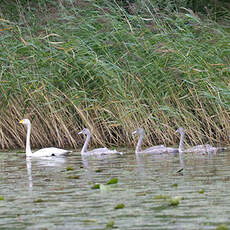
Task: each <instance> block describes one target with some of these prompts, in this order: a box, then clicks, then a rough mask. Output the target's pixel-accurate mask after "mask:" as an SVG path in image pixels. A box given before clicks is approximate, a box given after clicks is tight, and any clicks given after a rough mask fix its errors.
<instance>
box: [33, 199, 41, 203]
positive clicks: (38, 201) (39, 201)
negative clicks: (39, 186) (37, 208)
mask: <svg viewBox="0 0 230 230" xmlns="http://www.w3.org/2000/svg"><path fill="white" fill-rule="evenodd" d="M33 202H34V203H42V202H44V200H43V199H41V198H39V199H37V200H34V201H33Z"/></svg>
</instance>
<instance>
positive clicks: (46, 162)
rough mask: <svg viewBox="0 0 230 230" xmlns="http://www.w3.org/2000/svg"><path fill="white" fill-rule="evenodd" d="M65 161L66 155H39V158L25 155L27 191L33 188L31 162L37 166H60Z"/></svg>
mask: <svg viewBox="0 0 230 230" xmlns="http://www.w3.org/2000/svg"><path fill="white" fill-rule="evenodd" d="M65 163H66V157H63V156H62V157H55V156H51V157H41V158H31V157H26V168H27V176H28V186H29V191H32V189H33V177H32V172H33V171H32V164H33V165H34V166H36V168H37V167H44V166H45V167H60V166H63V165H64V164H65Z"/></svg>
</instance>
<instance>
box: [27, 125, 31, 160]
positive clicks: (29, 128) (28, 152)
mask: <svg viewBox="0 0 230 230" xmlns="http://www.w3.org/2000/svg"><path fill="white" fill-rule="evenodd" d="M30 133H31V124H28V125H27V134H26V156H31V154H32V152H31V148H30Z"/></svg>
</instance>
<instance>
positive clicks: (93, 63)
mask: <svg viewBox="0 0 230 230" xmlns="http://www.w3.org/2000/svg"><path fill="white" fill-rule="evenodd" d="M130 2H131V1H130ZM123 4H124V3H123ZM208 12H209V11H208ZM221 12H222V15H221V17H220V20H219V19H218V18H217V17H218V14H211V13H212V12H211V13H210V12H209V13H206V14H202V12H201V13H198V12H197V13H194V12H193V11H192V10H188V9H186V8H176V9H173V10H172V9H164V10H162V9H160V8H159V7H155V5H154V4H153V3H151V1H144V0H143V1H133V2H132V4H131V3H130V4H128V5H127V4H126V5H122V4H121V3H120V2H119V1H105V0H104V1H102V0H101V1H96V0H95V1H86V0H79V1H70V0H69V1H67V0H59V1H28V2H27V1H24V2H20V1H15V3H14V4H7V1H6V2H5V3H4V4H3V5H2V7H1V11H0V13H1V14H0V33H1V34H0V35H1V36H0V46H1V52H0V68H1V69H0V113H1V118H0V147H1V148H2V149H8V148H18V147H23V146H24V141H25V130H24V129H23V127H21V126H19V125H18V124H17V122H18V121H19V120H20V119H22V118H30V119H31V120H32V124H33V129H32V137H31V138H32V146H33V147H40V146H49V145H55V146H61V147H74V148H80V147H81V146H82V142H83V139H82V136H81V137H79V136H78V135H77V132H78V131H80V130H81V129H82V128H83V127H88V128H90V129H91V131H93V133H94V138H93V140H92V143H93V144H106V145H114V146H124V145H125V146H126V145H128V146H132V145H133V144H134V140H133V137H132V136H131V132H132V131H133V130H134V129H136V128H137V127H144V128H145V129H146V132H147V134H148V135H147V137H146V144H150V143H151V144H157V143H165V144H167V145H174V144H176V143H178V141H179V140H178V136H177V135H175V134H174V132H175V129H177V127H178V126H183V127H184V128H185V129H186V133H187V135H186V140H187V143H189V144H196V143H205V142H206V141H208V142H210V143H212V144H215V145H218V144H227V143H228V142H229V138H228V136H229V133H230V123H229V121H230V27H229V21H230V13H229V11H228V8H225V10H224V11H221Z"/></svg>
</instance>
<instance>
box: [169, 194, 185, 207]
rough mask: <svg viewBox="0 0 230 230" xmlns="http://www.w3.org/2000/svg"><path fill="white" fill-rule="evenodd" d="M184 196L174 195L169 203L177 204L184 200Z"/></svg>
mask: <svg viewBox="0 0 230 230" xmlns="http://www.w3.org/2000/svg"><path fill="white" fill-rule="evenodd" d="M183 199H184V197H183V196H175V197H172V198H171V200H170V202H169V205H171V206H177V205H178V204H179V203H180V201H181V200H183Z"/></svg>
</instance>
